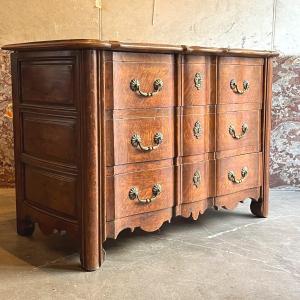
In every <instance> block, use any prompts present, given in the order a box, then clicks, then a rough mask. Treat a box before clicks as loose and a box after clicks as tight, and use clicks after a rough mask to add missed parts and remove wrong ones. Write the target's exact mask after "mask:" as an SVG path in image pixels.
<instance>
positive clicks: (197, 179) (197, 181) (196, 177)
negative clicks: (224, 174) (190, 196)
mask: <svg viewBox="0 0 300 300" xmlns="http://www.w3.org/2000/svg"><path fill="white" fill-rule="evenodd" d="M200 183H201V174H200V171H199V170H196V172H195V173H194V176H193V184H194V186H195V187H196V188H198V187H199V186H200Z"/></svg>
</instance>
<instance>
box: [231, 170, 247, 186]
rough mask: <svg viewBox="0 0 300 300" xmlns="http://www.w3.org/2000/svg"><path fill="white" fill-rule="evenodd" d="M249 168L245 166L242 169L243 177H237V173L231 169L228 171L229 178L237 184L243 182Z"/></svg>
mask: <svg viewBox="0 0 300 300" xmlns="http://www.w3.org/2000/svg"><path fill="white" fill-rule="evenodd" d="M248 173H249V171H248V168H247V167H243V168H242V170H241V178H240V179H237V178H236V175H235V174H234V172H233V171H229V172H228V179H229V180H230V181H231V182H233V183H236V184H240V183H242V182H243V181H244V180H245V178H246V177H247V176H248Z"/></svg>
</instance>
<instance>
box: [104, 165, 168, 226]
mask: <svg viewBox="0 0 300 300" xmlns="http://www.w3.org/2000/svg"><path fill="white" fill-rule="evenodd" d="M116 168H117V167H116ZM117 172H118V171H117ZM155 184H160V185H161V188H162V191H161V193H160V194H159V195H158V196H157V197H156V199H155V200H154V201H153V202H151V203H140V202H139V201H138V200H137V199H134V200H132V199H130V198H129V191H130V189H131V188H132V187H136V188H137V189H138V191H139V195H140V197H141V198H144V199H145V198H149V197H150V196H151V194H152V187H153V186H154V185H155ZM107 185H108V187H107V194H106V205H107V215H106V219H107V221H112V220H115V219H120V218H123V217H127V216H131V215H135V214H141V213H145V212H150V211H156V210H161V209H164V208H172V207H173V206H174V167H173V164H172V161H171V160H163V161H161V162H160V163H159V164H154V165H153V164H152V163H146V164H139V165H137V168H136V170H134V171H133V170H130V171H129V170H122V173H119V174H115V173H114V172H112V174H111V175H110V176H108V177H107ZM115 187H117V188H115Z"/></svg>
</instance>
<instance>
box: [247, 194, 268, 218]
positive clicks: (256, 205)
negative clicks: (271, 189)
mask: <svg viewBox="0 0 300 300" xmlns="http://www.w3.org/2000/svg"><path fill="white" fill-rule="evenodd" d="M262 204H263V202H262V199H259V200H258V201H257V200H253V199H252V201H251V204H250V210H251V212H252V214H253V215H255V216H256V217H259V218H266V215H264V212H263V207H262Z"/></svg>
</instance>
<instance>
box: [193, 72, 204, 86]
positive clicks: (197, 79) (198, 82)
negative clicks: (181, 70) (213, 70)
mask: <svg viewBox="0 0 300 300" xmlns="http://www.w3.org/2000/svg"><path fill="white" fill-rule="evenodd" d="M194 84H195V88H196V89H197V90H200V88H201V84H202V76H201V74H200V73H198V72H197V73H196V74H195V77H194Z"/></svg>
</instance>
